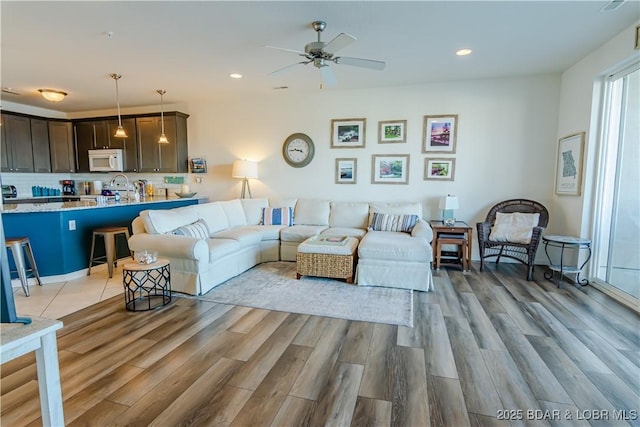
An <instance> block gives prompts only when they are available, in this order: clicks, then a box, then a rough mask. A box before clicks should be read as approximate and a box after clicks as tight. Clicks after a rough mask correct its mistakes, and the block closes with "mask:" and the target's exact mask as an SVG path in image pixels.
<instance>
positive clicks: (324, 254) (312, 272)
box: [296, 236, 358, 283]
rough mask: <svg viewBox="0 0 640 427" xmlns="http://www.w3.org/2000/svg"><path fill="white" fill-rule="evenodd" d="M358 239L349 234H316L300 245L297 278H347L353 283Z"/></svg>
mask: <svg viewBox="0 0 640 427" xmlns="http://www.w3.org/2000/svg"><path fill="white" fill-rule="evenodd" d="M357 248H358V239H356V238H355V237H348V236H314V237H310V238H308V239H307V240H305V241H304V242H302V243H300V244H299V245H298V250H297V253H296V268H297V273H298V274H297V278H298V279H300V277H302V276H318V277H329V278H333V279H345V280H346V281H347V283H353V273H354V266H355V258H356V249H357Z"/></svg>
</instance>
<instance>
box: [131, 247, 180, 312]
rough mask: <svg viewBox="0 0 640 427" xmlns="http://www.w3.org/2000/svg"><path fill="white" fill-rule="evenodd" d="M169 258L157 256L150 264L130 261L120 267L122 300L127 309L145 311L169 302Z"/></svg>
mask: <svg viewBox="0 0 640 427" xmlns="http://www.w3.org/2000/svg"><path fill="white" fill-rule="evenodd" d="M169 267H170V266H169V260H168V259H165V258H158V259H157V260H156V262H152V263H151V264H139V263H137V262H131V263H128V264H125V265H124V266H123V267H122V284H123V285H124V301H125V306H126V308H127V310H129V311H146V310H153V309H154V308H158V307H162V306H164V305H167V304H169V303H170V302H171V271H170V268H169Z"/></svg>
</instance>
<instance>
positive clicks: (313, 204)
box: [293, 199, 331, 225]
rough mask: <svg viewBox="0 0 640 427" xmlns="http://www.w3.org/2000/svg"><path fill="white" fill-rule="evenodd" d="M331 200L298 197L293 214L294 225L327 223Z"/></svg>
mask: <svg viewBox="0 0 640 427" xmlns="http://www.w3.org/2000/svg"><path fill="white" fill-rule="evenodd" d="M330 210H331V202H330V201H329V200H318V199H298V202H297V203H296V208H295V211H294V215H293V224H294V225H329V212H330Z"/></svg>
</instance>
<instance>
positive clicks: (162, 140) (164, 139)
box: [156, 89, 169, 144]
mask: <svg viewBox="0 0 640 427" xmlns="http://www.w3.org/2000/svg"><path fill="white" fill-rule="evenodd" d="M156 92H158V93H159V94H160V123H161V124H162V133H161V134H160V139H158V144H168V143H169V140H168V139H167V136H166V135H165V134H164V108H163V107H164V102H163V96H164V94H165V93H167V91H166V90H162V89H158V90H156Z"/></svg>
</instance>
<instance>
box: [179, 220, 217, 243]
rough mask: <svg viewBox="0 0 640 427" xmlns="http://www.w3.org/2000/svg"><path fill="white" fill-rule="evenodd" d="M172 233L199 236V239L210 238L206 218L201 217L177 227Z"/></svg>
mask: <svg viewBox="0 0 640 427" xmlns="http://www.w3.org/2000/svg"><path fill="white" fill-rule="evenodd" d="M172 234H176V235H178V236H189V237H197V238H198V239H208V238H209V228H208V227H207V224H206V223H205V222H204V220H202V219H199V220H197V221H196V222H194V223H192V224H188V225H183V226H182V227H178V228H176V229H175V230H173V231H172Z"/></svg>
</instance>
